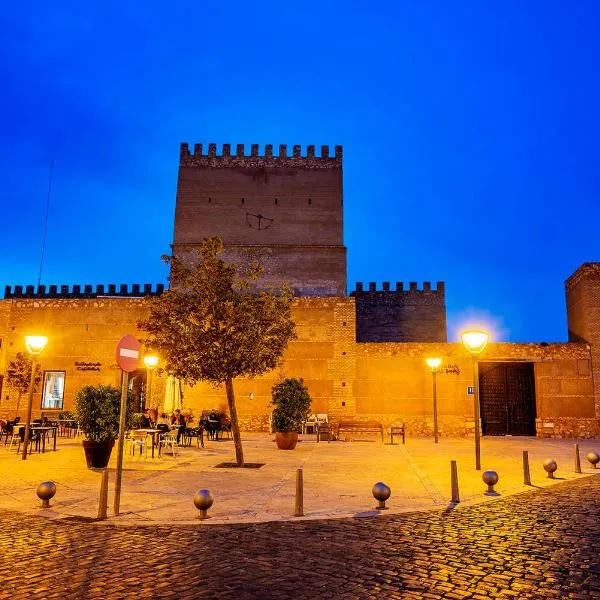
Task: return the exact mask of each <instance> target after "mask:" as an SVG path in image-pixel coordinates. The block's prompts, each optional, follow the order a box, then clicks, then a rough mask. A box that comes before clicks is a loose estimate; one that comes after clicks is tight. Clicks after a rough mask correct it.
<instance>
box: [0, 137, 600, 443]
mask: <svg viewBox="0 0 600 600" xmlns="http://www.w3.org/2000/svg"><path fill="white" fill-rule="evenodd" d="M342 162H343V155H342V148H341V147H340V146H336V147H335V149H334V152H333V154H330V150H329V147H328V146H322V147H321V149H320V154H319V155H317V154H316V153H315V147H314V146H308V147H307V148H306V151H305V153H303V152H302V149H301V147H300V146H294V147H293V149H292V152H291V155H288V151H287V147H286V146H283V145H282V146H279V150H278V153H277V155H274V154H273V147H272V146H270V145H267V146H266V147H265V149H264V154H260V153H259V147H258V145H252V146H251V147H250V153H249V154H247V152H246V149H245V147H244V146H243V145H240V144H238V145H237V147H236V150H235V153H232V151H231V146H230V145H227V144H226V145H223V147H222V150H221V152H220V153H218V152H217V146H216V144H209V145H208V151H207V152H206V153H205V152H204V151H203V147H202V145H200V144H196V145H195V147H194V150H193V152H190V149H189V146H188V145H187V144H182V145H181V150H180V162H179V176H178V184H177V201H176V209H175V227H174V236H173V251H174V253H175V254H178V255H185V254H186V253H187V252H190V250H191V249H193V248H194V247H195V246H197V245H198V244H199V243H200V242H201V240H202V239H203V238H205V237H207V236H210V235H219V236H220V237H221V238H222V239H223V241H224V244H225V259H226V260H229V261H246V260H248V257H253V258H258V259H259V260H260V261H261V262H262V264H263V265H264V267H265V279H266V281H267V283H269V284H275V285H277V284H281V283H284V282H285V283H287V284H289V285H290V286H291V287H292V288H293V290H294V293H295V296H296V299H295V301H294V309H293V318H294V320H295V322H296V326H297V333H298V339H297V340H295V341H294V342H292V343H290V345H289V347H288V350H287V351H286V353H285V356H284V359H283V361H282V364H281V366H280V368H278V369H277V370H276V371H274V372H272V373H268V374H266V375H265V376H262V377H259V378H255V379H242V380H239V381H236V382H235V391H236V397H237V404H238V414H239V417H240V421H241V423H242V426H243V427H244V428H245V429H253V430H261V429H263V430H264V429H266V427H267V423H268V414H269V412H270V408H269V399H270V391H271V387H272V385H273V384H274V383H275V382H276V381H277V379H278V378H279V377H281V376H282V375H283V376H298V377H303V378H304V380H305V382H306V383H307V385H308V387H309V390H310V393H311V396H312V397H313V412H319V413H327V414H328V415H329V417H330V420H331V421H334V422H335V421H336V420H340V419H344V420H348V419H359V420H363V419H369V420H377V421H379V422H382V423H383V424H384V425H386V426H391V425H400V424H404V423H405V424H406V429H407V432H408V435H411V434H412V435H422V434H430V433H431V431H432V426H433V415H432V407H431V404H432V390H431V372H430V371H429V369H428V368H427V366H426V365H425V362H424V359H425V358H426V357H428V356H434V355H436V356H439V357H440V358H442V360H443V364H442V369H441V373H440V374H439V375H438V384H437V390H438V405H439V421H440V432H441V434H442V435H466V434H469V433H472V432H473V427H474V418H473V401H472V398H473V397H472V396H471V395H470V394H471V390H470V386H472V384H473V371H472V363H471V356H470V355H469V354H468V352H467V351H466V350H465V349H464V348H463V346H462V345H461V344H457V343H447V336H446V309H445V286H444V282H437V283H436V284H435V287H433V286H432V285H431V284H430V283H429V282H424V283H423V284H422V286H419V285H418V284H417V283H416V282H409V283H408V285H407V286H406V287H405V286H404V284H403V283H402V282H397V283H395V284H394V285H393V289H392V286H391V285H390V283H389V282H383V284H382V285H381V286H379V289H378V285H377V284H376V283H375V282H370V283H368V285H367V286H365V285H363V284H362V283H358V284H356V287H355V289H354V290H353V291H352V292H351V293H350V294H349V295H348V294H347V291H346V290H347V285H346V248H345V246H344V241H343V169H342ZM565 289H566V300H567V318H568V327H569V340H570V341H569V342H568V343H563V344H546V343H540V344H533V343H531V344H512V343H490V344H489V346H488V348H487V349H486V351H485V352H484V354H482V355H481V356H480V357H479V389H480V404H481V418H482V431H483V434H484V435H525V434H526V435H538V436H582V437H589V436H596V435H598V434H600V384H596V385H594V381H596V382H598V381H600V263H585V264H583V265H582V266H581V267H580V268H579V269H577V271H576V272H575V273H573V274H572V275H571V277H569V279H568V280H567V282H566V287H565ZM162 291H163V286H162V285H158V286H152V285H149V284H145V285H141V286H140V285H139V284H134V285H127V284H122V285H119V286H116V285H114V284H109V285H96V286H91V285H84V286H78V285H74V286H72V287H71V286H65V285H61V286H49V287H48V288H46V287H44V286H39V287H37V288H34V286H26V287H24V288H23V287H22V286H15V287H14V288H13V287H11V286H7V287H6V289H5V294H4V300H1V301H0V338H1V339H2V345H1V347H0V417H3V416H7V417H13V416H14V415H15V413H16V412H20V413H23V412H24V407H23V405H22V404H23V402H21V405H19V406H17V404H18V394H17V392H16V390H13V389H11V387H10V386H8V385H7V383H6V377H5V375H6V372H7V368H8V365H9V363H10V361H12V360H14V357H15V355H16V353H17V352H22V351H24V341H23V340H24V335H26V334H27V333H31V332H33V331H34V330H35V331H38V332H39V331H43V332H44V333H45V334H46V335H48V336H49V338H50V343H49V346H48V348H47V350H46V351H45V352H44V354H43V355H42V357H41V359H40V362H41V364H42V367H43V370H44V372H45V376H44V382H43V385H42V386H41V388H42V389H40V390H39V391H37V392H36V397H35V399H34V412H36V411H37V413H38V414H39V413H41V412H44V413H47V414H51V413H53V412H55V411H56V412H57V411H59V410H61V409H65V410H68V409H69V408H70V407H71V406H72V402H73V397H74V394H75V393H76V392H77V390H78V389H79V388H80V387H81V386H82V385H84V384H87V383H92V384H95V383H110V384H114V385H118V382H119V375H120V372H119V369H118V367H117V365H116V364H115V358H114V348H115V345H116V342H117V341H118V339H119V338H120V337H121V336H122V335H123V334H125V333H133V334H139V332H138V331H137V327H136V322H137V320H138V319H139V318H141V317H142V316H144V315H145V314H146V311H147V308H146V302H147V301H146V298H147V297H149V296H152V295H155V294H160V293H162ZM145 377H146V374H145V372H144V371H143V370H140V371H139V372H138V373H136V374H134V377H133V379H134V381H135V380H136V379H137V381H138V383H139V386H140V389H143V387H144V384H145ZM155 381H156V385H153V392H154V393H153V394H152V397H149V398H145V399H144V400H143V401H144V403H145V404H146V405H147V406H149V407H152V408H154V407H158V408H160V406H161V405H162V400H163V397H164V387H165V380H164V378H160V377H159V378H155ZM225 406H226V400H225V392H224V390H219V389H214V388H213V387H211V386H210V385H206V384H202V383H199V384H198V385H196V386H194V387H192V388H185V390H184V407H185V408H190V409H193V411H194V412H195V413H196V414H198V413H199V412H200V411H201V410H203V409H210V408H224V407H225Z"/></svg>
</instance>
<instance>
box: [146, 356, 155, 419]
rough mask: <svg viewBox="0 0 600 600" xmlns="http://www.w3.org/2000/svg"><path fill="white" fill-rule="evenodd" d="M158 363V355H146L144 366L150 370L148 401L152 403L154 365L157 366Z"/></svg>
mask: <svg viewBox="0 0 600 600" xmlns="http://www.w3.org/2000/svg"><path fill="white" fill-rule="evenodd" d="M157 364H158V356H154V355H152V354H150V355H148V356H144V366H145V367H146V369H147V371H148V377H147V380H148V381H147V382H146V388H147V390H148V393H147V396H148V401H149V402H150V404H152V395H151V391H152V369H154V367H156V365H157ZM145 408H151V406H150V407H145Z"/></svg>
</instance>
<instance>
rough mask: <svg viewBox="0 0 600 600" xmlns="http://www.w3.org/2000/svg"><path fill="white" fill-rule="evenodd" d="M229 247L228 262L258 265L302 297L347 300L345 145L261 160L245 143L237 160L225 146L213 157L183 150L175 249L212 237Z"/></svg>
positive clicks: (211, 152) (282, 150) (268, 278)
mask: <svg viewBox="0 0 600 600" xmlns="http://www.w3.org/2000/svg"><path fill="white" fill-rule="evenodd" d="M212 235H218V236H220V237H221V238H222V239H223V242H224V244H225V259H226V260H232V261H235V262H243V261H247V260H248V258H249V257H252V258H255V259H258V260H259V261H260V262H261V263H262V264H263V267H264V269H265V273H264V276H263V281H264V282H265V283H267V284H270V285H281V284H282V283H284V282H285V283H288V284H289V285H290V286H291V287H292V288H293V289H294V292H295V294H296V295H298V296H345V295H346V248H345V247H344V241H343V197H342V147H341V146H336V147H335V154H334V156H329V147H328V146H322V147H321V155H320V156H316V155H315V147H314V146H308V147H307V149H306V153H305V155H303V156H301V149H300V146H294V147H293V151H292V156H288V155H287V147H286V146H284V145H282V146H279V153H278V155H277V156H274V155H273V147H272V146H271V145H267V146H266V147H265V152H264V154H261V155H260V154H259V152H258V144H252V146H251V148H250V155H247V154H246V152H245V150H244V145H243V144H238V145H237V147H236V151H235V154H232V153H231V146H230V145H229V144H224V145H223V148H222V153H221V154H217V147H216V144H209V146H208V153H203V150H202V145H201V144H196V145H195V147H194V152H193V154H192V153H191V152H190V151H189V147H188V144H181V151H180V161H179V176H178V183H177V201H176V208H175V232H174V239H173V251H174V253H175V254H179V255H181V254H185V252H187V251H189V250H190V249H192V248H194V247H195V246H198V245H199V244H200V243H201V241H202V240H203V239H204V238H206V237H209V236H212Z"/></svg>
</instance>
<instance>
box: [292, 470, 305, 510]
mask: <svg viewBox="0 0 600 600" xmlns="http://www.w3.org/2000/svg"><path fill="white" fill-rule="evenodd" d="M294 516H295V517H303V516H304V479H303V476H302V469H298V470H297V471H296V502H295V506H294Z"/></svg>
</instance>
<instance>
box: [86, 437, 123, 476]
mask: <svg viewBox="0 0 600 600" xmlns="http://www.w3.org/2000/svg"><path fill="white" fill-rule="evenodd" d="M82 444H83V450H84V451H85V461H86V462H87V467H88V469H105V468H106V467H107V466H108V461H109V460H110V453H111V452H112V449H113V446H114V445H115V440H106V441H105V442H90V441H87V440H85V441H83V442H82Z"/></svg>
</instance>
